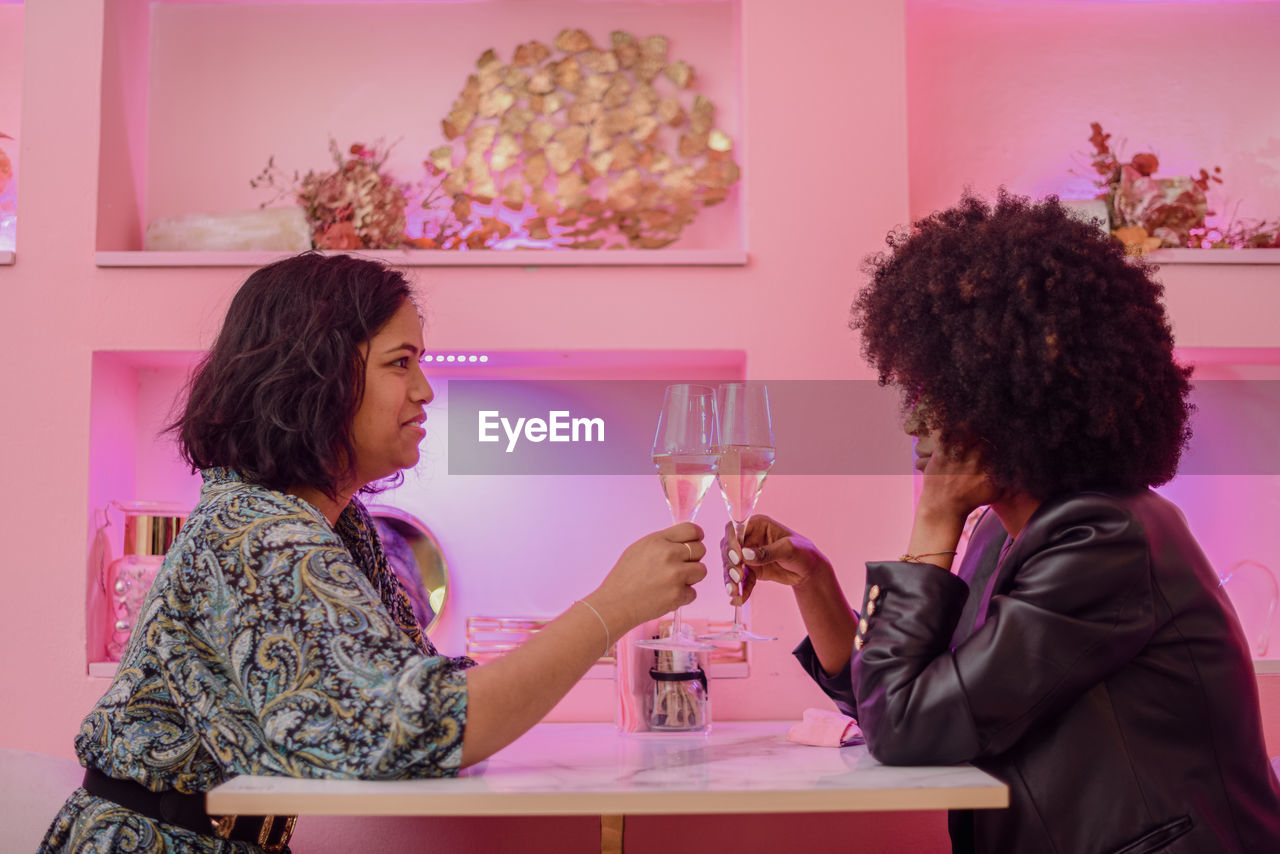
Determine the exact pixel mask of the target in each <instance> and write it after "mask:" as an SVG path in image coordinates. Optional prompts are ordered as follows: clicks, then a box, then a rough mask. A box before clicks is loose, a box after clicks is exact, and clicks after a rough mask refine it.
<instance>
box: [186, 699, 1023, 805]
mask: <svg viewBox="0 0 1280 854" xmlns="http://www.w3.org/2000/svg"><path fill="white" fill-rule="evenodd" d="M790 726H791V722H769V721H751V722H738V723H721V724H714V725H713V726H712V728H711V732H710V733H709V734H705V735H704V734H685V733H680V734H656V733H639V734H619V733H618V731H617V730H616V728H615V727H614V726H613V725H612V724H539V725H538V726H536V727H534V728H533V729H532V730H530V731H529V732H528V733H526V734H525V735H524V736H523V737H521V738H520V739H518V740H517V741H515V742H514V743H512V744H511V745H509V746H508V747H506V748H505V749H503V750H501V751H499V752H498V753H496V754H494V755H493V756H492V757H490V758H489V759H487V760H485V761H484V762H482V763H479V764H478V765H476V766H473V767H471V768H468V769H466V770H464V771H463V772H462V775H461V776H459V777H457V778H452V779H430V780H396V781H378V780H304V779H296V778H291V777H237V778H235V779H234V780H230V781H228V782H226V783H224V784H222V785H221V786H218V787H217V788H215V789H213V790H212V791H210V792H209V794H208V810H209V812H210V813H212V814H214V815H227V814H242V815H263V814H268V815H293V814H298V815H384V816H385V815H454V816H465V815H601V814H614V813H622V814H631V815H641V814H651V815H652V814H674V813H700V814H709V813H744V812H753V813H754V812H771V813H783V812H837V811H838V812H846V811H863V810H922V809H951V808H999V807H1005V806H1008V803H1009V790H1008V788H1007V787H1006V786H1005V785H1004V784H1003V783H1001V782H1000V781H998V780H996V779H995V778H994V777H992V776H990V775H988V774H986V773H984V772H982V771H979V770H978V769H976V768H973V767H971V766H968V765H958V766H943V767H893V766H888V765H881V764H880V763H879V762H877V761H875V760H874V759H872V758H871V756H870V755H869V754H868V753H867V750H866V747H864V746H861V745H858V746H853V747H843V748H834V747H808V746H805V745H800V744H795V743H793V742H789V741H787V740H786V733H787V730H788V729H789V728H790Z"/></svg>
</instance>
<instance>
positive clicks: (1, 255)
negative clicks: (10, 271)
mask: <svg viewBox="0 0 1280 854" xmlns="http://www.w3.org/2000/svg"><path fill="white" fill-rule="evenodd" d="M17 260H18V253H17V252H8V251H5V252H0V265H8V264H12V263H14V262H15V261H17Z"/></svg>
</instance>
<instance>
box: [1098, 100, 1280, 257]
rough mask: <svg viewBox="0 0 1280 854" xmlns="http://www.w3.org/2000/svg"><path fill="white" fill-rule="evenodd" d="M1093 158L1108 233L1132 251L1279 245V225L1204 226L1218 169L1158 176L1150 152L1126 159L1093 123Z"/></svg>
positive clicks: (1254, 223) (1251, 223) (1249, 223)
mask: <svg viewBox="0 0 1280 854" xmlns="http://www.w3.org/2000/svg"><path fill="white" fill-rule="evenodd" d="M1090 128H1091V129H1092V131H1093V133H1092V135H1091V136H1090V137H1089V142H1090V143H1092V144H1093V155H1092V157H1091V162H1092V165H1093V169H1094V171H1095V172H1097V173H1098V175H1099V176H1100V177H1099V178H1098V179H1096V180H1095V181H1094V183H1095V184H1096V185H1097V186H1098V188H1099V189H1100V190H1101V192H1100V193H1099V194H1098V198H1099V199H1102V200H1104V201H1105V202H1106V203H1107V213H1108V214H1109V215H1110V217H1111V233H1112V234H1114V235H1115V236H1116V238H1117V239H1118V240H1120V241H1121V242H1122V243H1124V245H1125V249H1126V250H1127V251H1128V252H1129V253H1130V254H1132V255H1143V254H1145V253H1147V252H1149V251H1150V250H1152V249H1159V248H1161V247H1188V248H1194V249H1218V248H1229V249H1240V248H1268V247H1275V248H1280V223H1269V222H1265V221H1263V222H1237V221H1234V220H1233V221H1232V222H1231V223H1229V224H1228V225H1227V226H1225V227H1222V228H1214V227H1209V226H1206V225H1205V218H1206V216H1208V215H1210V214H1211V213H1212V211H1210V210H1209V204H1208V200H1207V198H1206V193H1207V192H1208V190H1209V186H1210V184H1211V183H1217V184H1221V183H1222V178H1221V177H1219V173H1221V171H1222V170H1221V168H1220V167H1217V166H1215V167H1213V171H1212V173H1211V172H1210V171H1209V170H1207V169H1203V168H1202V169H1201V170H1200V174H1199V175H1192V176H1178V177H1174V178H1156V177H1154V175H1155V172H1156V170H1157V169H1158V168H1159V166H1160V161H1159V159H1158V158H1157V157H1156V155H1154V154H1152V153H1150V152H1142V153H1140V154H1135V155H1134V156H1133V159H1132V160H1130V161H1129V162H1127V163H1122V162H1120V158H1119V156H1118V155H1117V153H1116V152H1114V151H1112V149H1111V145H1110V143H1109V140H1110V139H1111V134H1109V133H1103V130H1102V125H1101V124H1099V123H1098V122H1092V123H1091V124H1090Z"/></svg>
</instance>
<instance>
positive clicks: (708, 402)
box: [636, 383, 720, 651]
mask: <svg viewBox="0 0 1280 854" xmlns="http://www.w3.org/2000/svg"><path fill="white" fill-rule="evenodd" d="M718 450H719V427H718V424H717V419H716V393H715V389H713V388H712V387H711V386H705V385H690V384H687V383H681V384H678V385H670V386H667V390H666V394H665V395H664V396H663V399H662V411H661V412H660V413H659V414H658V430H657V432H656V433H655V435H654V438H653V466H654V468H655V469H657V472H658V480H659V481H660V482H661V484H662V493H663V495H665V496H666V498H667V507H668V508H669V509H670V510H671V521H672V522H673V523H676V522H692V521H693V517H694V516H696V515H697V514H698V508H699V507H701V506H702V498H703V496H704V495H706V494H707V488H708V487H710V486H711V482H712V481H714V480H715V479H716V469H717V467H718V466H719V463H720V457H719V453H718ZM681 628H682V624H681V622H680V609H679V608H677V609H676V610H675V612H674V613H673V614H672V618H671V634H670V635H669V636H668V637H664V638H657V639H652V640H642V641H637V643H636V646H641V647H645V648H646V649H683V650H692V651H706V650H711V649H714V648H715V647H713V646H711V645H710V644H706V643H702V642H700V641H698V640H695V639H694V638H692V637H690V636H687V635H685V634H684V633H683V632H682V631H681Z"/></svg>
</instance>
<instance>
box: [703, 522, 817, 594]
mask: <svg viewBox="0 0 1280 854" xmlns="http://www.w3.org/2000/svg"><path fill="white" fill-rule="evenodd" d="M720 559H721V561H722V563H723V564H724V581H725V591H726V592H727V593H728V594H729V601H730V602H732V603H733V604H734V605H742V603H744V602H746V601H747V599H749V598H750V597H751V591H752V590H754V589H755V586H756V582H757V581H772V582H775V583H777V584H783V585H786V586H787V587H800V586H802V585H805V584H806V583H808V582H811V581H813V580H814V579H815V578H817V577H819V576H831V577H834V571H833V570H832V568H831V562H830V561H829V560H827V557H826V555H824V554H823V553H822V552H821V551H819V550H818V547H817V546H815V545H814V544H813V541H812V540H810V539H809V538H808V537H806V536H804V535H803V534H800V533H797V532H796V531H793V530H792V529H791V528H788V527H787V526H786V525H783V524H782V523H780V522H776V521H774V520H773V519H770V518H769V517H768V516H760V515H756V516H752V517H751V518H750V519H748V520H747V522H746V524H745V525H744V526H743V532H742V539H741V541H739V539H738V535H737V532H736V531H735V530H734V525H733V523H732V522H730V523H729V524H727V525H725V526H724V538H723V539H722V540H720Z"/></svg>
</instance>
